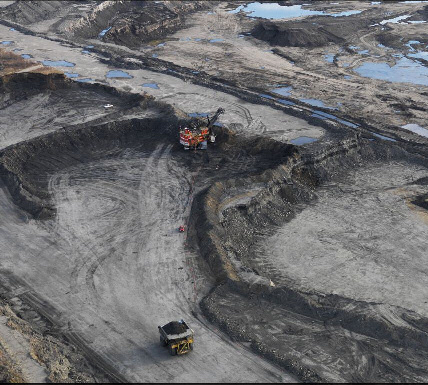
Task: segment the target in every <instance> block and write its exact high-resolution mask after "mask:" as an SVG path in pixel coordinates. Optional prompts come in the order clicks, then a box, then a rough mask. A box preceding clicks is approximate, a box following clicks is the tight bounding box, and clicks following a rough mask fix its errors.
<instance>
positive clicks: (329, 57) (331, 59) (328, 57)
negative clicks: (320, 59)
mask: <svg viewBox="0 0 428 385" xmlns="http://www.w3.org/2000/svg"><path fill="white" fill-rule="evenodd" d="M324 59H325V61H326V62H328V63H333V62H334V54H332V53H328V54H326V55H324Z"/></svg>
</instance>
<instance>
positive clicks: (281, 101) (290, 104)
mask: <svg viewBox="0 0 428 385" xmlns="http://www.w3.org/2000/svg"><path fill="white" fill-rule="evenodd" d="M276 101H277V102H278V103H281V104H284V105H286V106H295V105H296V103H294V102H290V101H289V100H285V99H276Z"/></svg>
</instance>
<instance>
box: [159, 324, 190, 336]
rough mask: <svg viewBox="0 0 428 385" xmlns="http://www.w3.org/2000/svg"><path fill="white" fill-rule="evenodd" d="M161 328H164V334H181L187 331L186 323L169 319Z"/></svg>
mask: <svg viewBox="0 0 428 385" xmlns="http://www.w3.org/2000/svg"><path fill="white" fill-rule="evenodd" d="M162 329H163V330H165V333H166V334H181V333H185V332H186V331H187V327H186V325H184V324H182V323H181V322H178V321H171V322H170V323H167V324H166V325H165V326H162Z"/></svg>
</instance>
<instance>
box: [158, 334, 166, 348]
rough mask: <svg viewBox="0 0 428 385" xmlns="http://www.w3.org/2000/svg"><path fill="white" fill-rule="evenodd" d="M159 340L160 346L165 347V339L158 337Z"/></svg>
mask: <svg viewBox="0 0 428 385" xmlns="http://www.w3.org/2000/svg"><path fill="white" fill-rule="evenodd" d="M159 340H160V343H161V345H162V346H166V345H168V342H166V341H165V338H163V337H162V336H159Z"/></svg>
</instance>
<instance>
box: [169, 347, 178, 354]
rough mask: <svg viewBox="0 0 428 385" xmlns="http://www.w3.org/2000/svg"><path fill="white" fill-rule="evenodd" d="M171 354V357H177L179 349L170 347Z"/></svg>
mask: <svg viewBox="0 0 428 385" xmlns="http://www.w3.org/2000/svg"><path fill="white" fill-rule="evenodd" d="M169 354H171V356H176V355H177V348H173V347H171V346H170V347H169Z"/></svg>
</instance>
